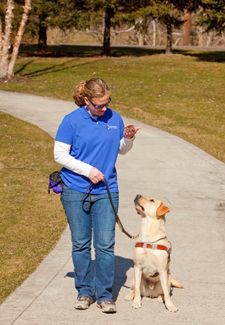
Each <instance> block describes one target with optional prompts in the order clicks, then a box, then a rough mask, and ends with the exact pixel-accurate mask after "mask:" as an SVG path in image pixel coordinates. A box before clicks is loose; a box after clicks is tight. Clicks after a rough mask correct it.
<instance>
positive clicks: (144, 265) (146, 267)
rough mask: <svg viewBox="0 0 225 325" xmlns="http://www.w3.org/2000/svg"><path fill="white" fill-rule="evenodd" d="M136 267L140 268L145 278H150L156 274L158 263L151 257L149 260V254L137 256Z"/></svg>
mask: <svg viewBox="0 0 225 325" xmlns="http://www.w3.org/2000/svg"><path fill="white" fill-rule="evenodd" d="M136 265H138V266H139V267H140V269H141V270H142V272H143V274H144V276H145V277H146V278H149V277H152V276H154V275H155V274H156V273H158V262H157V260H156V259H155V258H154V257H153V256H152V257H151V258H149V254H142V255H139V256H137V258H136Z"/></svg>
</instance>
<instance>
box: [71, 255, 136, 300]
mask: <svg viewBox="0 0 225 325" xmlns="http://www.w3.org/2000/svg"><path fill="white" fill-rule="evenodd" d="M94 265H95V261H92V268H94ZM131 267H133V261H132V260H131V259H129V258H124V257H121V256H115V281H114V286H113V299H114V300H116V299H117V297H118V295H119V292H120V290H121V288H122V287H126V288H128V287H127V286H125V283H126V280H127V271H128V270H129V269H130V268H131ZM65 277H68V278H74V272H67V273H66V274H65Z"/></svg>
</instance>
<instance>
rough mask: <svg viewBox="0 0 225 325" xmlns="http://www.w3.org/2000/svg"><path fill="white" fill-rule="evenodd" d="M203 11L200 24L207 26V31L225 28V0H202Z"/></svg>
mask: <svg viewBox="0 0 225 325" xmlns="http://www.w3.org/2000/svg"><path fill="white" fill-rule="evenodd" d="M201 7H202V11H201V13H200V14H199V19H198V24H199V25H201V26H203V27H204V28H205V31H206V32H208V31H210V30H213V29H214V30H216V31H217V32H222V31H224V30H225V0H202V1H201Z"/></svg>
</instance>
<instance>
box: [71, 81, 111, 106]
mask: <svg viewBox="0 0 225 325" xmlns="http://www.w3.org/2000/svg"><path fill="white" fill-rule="evenodd" d="M107 93H108V94H109V93H110V87H109V85H108V84H107V83H106V82H105V81H104V80H103V79H101V78H91V79H89V80H86V81H81V82H80V83H79V84H78V86H77V87H76V88H75V90H74V96H73V98H74V101H75V104H77V105H78V106H83V105H85V104H86V103H85V98H87V99H90V100H91V99H92V98H100V97H103V96H105V94H107Z"/></svg>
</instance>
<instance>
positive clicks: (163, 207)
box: [156, 203, 170, 218]
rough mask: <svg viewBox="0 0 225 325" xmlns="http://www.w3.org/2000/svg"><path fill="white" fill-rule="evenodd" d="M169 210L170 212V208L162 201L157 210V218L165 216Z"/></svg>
mask: <svg viewBox="0 0 225 325" xmlns="http://www.w3.org/2000/svg"><path fill="white" fill-rule="evenodd" d="M168 212H170V209H169V208H168V207H167V206H166V205H164V204H163V203H161V204H160V206H159V207H158V208H157V210H156V216H157V218H160V217H163V216H164V215H165V214H166V213H168Z"/></svg>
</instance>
